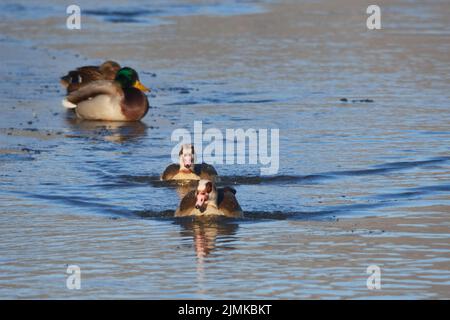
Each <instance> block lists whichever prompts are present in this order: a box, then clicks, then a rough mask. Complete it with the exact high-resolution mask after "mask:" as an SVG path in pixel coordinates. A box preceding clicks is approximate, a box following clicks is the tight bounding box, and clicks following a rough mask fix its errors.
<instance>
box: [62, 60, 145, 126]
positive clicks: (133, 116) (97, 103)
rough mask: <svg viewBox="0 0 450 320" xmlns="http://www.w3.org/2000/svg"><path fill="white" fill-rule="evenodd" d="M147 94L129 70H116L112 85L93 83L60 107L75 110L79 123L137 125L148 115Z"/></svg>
mask: <svg viewBox="0 0 450 320" xmlns="http://www.w3.org/2000/svg"><path fill="white" fill-rule="evenodd" d="M146 91H149V89H147V88H146V87H145V86H144V85H142V84H141V82H140V81H139V76H138V74H137V72H136V71H135V70H134V69H132V68H128V67H125V68H122V69H120V70H119V71H118V72H117V74H116V77H115V79H114V81H111V80H97V81H93V82H91V83H88V84H86V85H85V86H83V87H81V88H80V89H78V90H76V91H73V92H71V93H70V94H69V95H68V96H67V97H66V98H64V100H63V102H62V104H63V106H64V107H66V108H69V109H75V112H76V114H77V116H78V118H80V119H84V120H105V121H137V120H140V119H142V118H143V117H144V116H145V115H146V114H147V111H148V108H149V104H148V100H147V96H146V95H145V94H144V93H143V92H146Z"/></svg>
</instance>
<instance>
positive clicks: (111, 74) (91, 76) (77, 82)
mask: <svg viewBox="0 0 450 320" xmlns="http://www.w3.org/2000/svg"><path fill="white" fill-rule="evenodd" d="M119 70H120V65H119V64H118V63H117V62H115V61H111V60H109V61H105V62H103V63H102V64H101V65H100V66H84V67H79V68H77V69H75V70H71V71H69V72H68V73H67V74H66V75H65V76H64V77H61V85H62V86H63V87H64V88H66V89H67V93H68V94H69V93H71V92H73V91H76V90H78V89H80V88H81V87H83V86H85V85H87V84H89V83H91V82H92V81H97V80H114V78H115V77H116V73H117V71H119Z"/></svg>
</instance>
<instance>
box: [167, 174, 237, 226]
mask: <svg viewBox="0 0 450 320" xmlns="http://www.w3.org/2000/svg"><path fill="white" fill-rule="evenodd" d="M235 194H236V190H235V189H233V188H231V187H225V188H219V189H217V188H216V186H215V183H214V182H213V181H211V180H200V181H199V183H198V187H197V190H192V191H191V192H189V193H188V194H187V195H186V196H185V197H184V198H183V199H182V200H181V202H180V205H179V206H178V208H177V210H176V211H175V217H186V216H225V217H228V218H240V217H242V216H243V212H242V209H241V207H240V205H239V203H238V201H237V200H236V196H235Z"/></svg>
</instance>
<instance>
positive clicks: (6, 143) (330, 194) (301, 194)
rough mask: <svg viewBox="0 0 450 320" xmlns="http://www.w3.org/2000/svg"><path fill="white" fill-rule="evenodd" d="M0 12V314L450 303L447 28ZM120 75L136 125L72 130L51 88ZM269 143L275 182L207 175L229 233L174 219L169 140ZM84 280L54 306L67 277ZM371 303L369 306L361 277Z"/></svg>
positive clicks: (177, 9) (120, 7)
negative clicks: (71, 78) (220, 197)
mask: <svg viewBox="0 0 450 320" xmlns="http://www.w3.org/2000/svg"><path fill="white" fill-rule="evenodd" d="M79 2H80V6H81V8H82V12H83V11H84V15H83V16H82V17H83V20H82V30H81V31H74V30H71V31H70V30H66V29H65V17H66V15H65V7H64V6H61V5H56V3H57V2H54V1H51V0H47V1H43V2H41V3H40V4H33V5H30V4H28V3H27V2H25V1H19V2H15V3H14V4H13V3H12V2H11V3H10V2H8V1H6V2H5V3H2V4H1V5H0V9H1V10H0V12H1V13H0V17H1V18H2V19H0V20H1V21H0V30H1V32H0V43H1V46H2V50H1V53H0V55H1V59H2V61H3V62H2V64H1V65H0V72H1V74H2V75H3V77H2V78H3V81H2V83H1V85H0V103H1V110H2V116H1V118H0V297H1V298H156V299H157V298H204V299H211V298H290V299H297V298H379V297H383V298H449V297H450V290H449V288H450V270H449V267H448V265H449V260H450V243H449V225H450V224H449V222H448V216H449V212H450V197H449V191H450V173H449V168H450V153H449V141H450V124H449V119H450V108H449V98H450V94H449V91H448V88H449V85H450V80H449V77H448V75H449V74H450V72H449V71H450V58H449V49H450V46H449V43H450V41H449V37H450V23H449V22H450V21H449V17H450V8H449V7H448V5H446V4H445V3H444V2H439V1H431V2H429V3H427V4H421V3H419V2H417V1H395V2H394V3H392V2H389V3H388V2H386V3H381V4H380V5H381V7H382V10H383V11H382V12H383V16H382V17H383V20H382V23H383V29H382V30H380V31H368V30H366V28H365V19H366V15H365V9H366V7H367V5H365V4H360V3H359V2H357V1H350V0H346V1H343V2H339V4H337V3H334V2H332V1H325V0H323V1H314V2H309V1H304V2H300V3H297V2H290V1H264V2H259V1H244V2H242V1H234V2H228V1H206V2H197V1H155V2H152V5H143V4H142V2H141V1H137V0H136V1H129V3H128V4H127V5H124V4H121V3H119V2H117V3H115V2H114V1H113V2H111V5H110V6H103V5H100V4H99V5H97V4H93V3H90V2H88V1H79ZM104 59H116V60H118V61H120V62H121V63H122V64H127V65H130V66H133V67H135V68H136V69H137V70H138V71H139V73H140V75H141V80H142V82H143V83H144V84H146V85H148V86H149V87H151V88H152V89H153V91H152V93H151V95H150V96H149V98H150V104H151V106H152V108H151V109H150V112H149V114H148V115H147V116H146V118H144V120H143V121H142V122H139V123H130V124H124V123H105V122H80V121H76V120H74V119H73V118H72V115H71V114H70V113H67V114H66V112H65V111H64V110H63V109H62V107H61V105H60V101H61V99H62V97H63V94H64V93H63V91H62V89H61V88H60V87H59V83H58V79H59V77H60V76H61V75H62V74H64V72H65V71H67V70H68V69H70V68H73V67H76V66H79V65H83V64H92V63H98V62H100V61H102V60H104ZM200 120H201V121H202V123H203V130H206V129H208V128H218V129H219V130H221V131H222V132H225V129H227V128H234V129H236V128H243V129H248V128H255V129H264V128H265V129H273V128H279V129H280V169H279V172H278V174H276V175H274V176H261V175H260V167H259V166H257V165H221V164H216V165H215V166H216V168H217V170H218V171H219V174H220V175H221V176H222V180H221V183H222V184H224V185H233V186H234V187H235V188H236V190H237V197H238V200H239V202H240V204H241V207H242V208H243V210H244V214H245V217H244V218H243V219H239V220H207V221H197V220H194V221H193V220H191V219H174V218H173V212H174V210H175V208H176V207H177V205H178V202H179V193H180V192H183V190H180V188H177V187H175V186H173V185H170V184H165V183H162V182H160V181H159V175H160V173H161V172H162V171H163V170H164V168H165V167H166V166H167V165H168V164H169V163H170V161H171V160H170V152H171V150H172V148H173V147H174V145H175V142H172V141H171V139H170V137H171V133H172V132H173V130H175V129H177V128H186V129H189V130H191V131H192V130H193V127H194V121H200ZM71 264H75V265H78V266H80V268H81V270H82V288H81V290H68V289H67V288H66V278H67V274H66V268H67V265H71ZM372 264H376V265H379V266H380V267H381V270H382V289H381V290H375V291H370V290H368V289H367V287H366V280H367V277H368V275H367V274H366V268H367V267H368V266H369V265H372Z"/></svg>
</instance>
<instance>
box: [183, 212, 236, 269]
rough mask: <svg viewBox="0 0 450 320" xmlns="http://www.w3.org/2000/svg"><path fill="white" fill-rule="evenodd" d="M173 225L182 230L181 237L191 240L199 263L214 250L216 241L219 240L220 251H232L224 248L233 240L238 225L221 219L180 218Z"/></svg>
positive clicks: (227, 247)
mask: <svg viewBox="0 0 450 320" xmlns="http://www.w3.org/2000/svg"><path fill="white" fill-rule="evenodd" d="M174 223H175V224H179V225H180V226H181V227H182V229H181V231H180V234H181V236H182V237H186V236H190V237H192V239H193V243H194V248H195V253H196V256H197V258H198V259H199V261H203V258H204V257H206V256H208V255H209V254H210V253H211V252H212V251H214V249H215V248H216V239H217V238H220V240H221V244H222V246H221V250H223V249H233V247H232V246H226V243H227V242H228V241H231V240H235V237H234V236H235V234H236V231H237V229H238V223H237V222H232V221H227V220H226V219H222V218H204V217H201V218H182V219H181V218H180V219H177V220H176V221H175V222H174Z"/></svg>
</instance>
